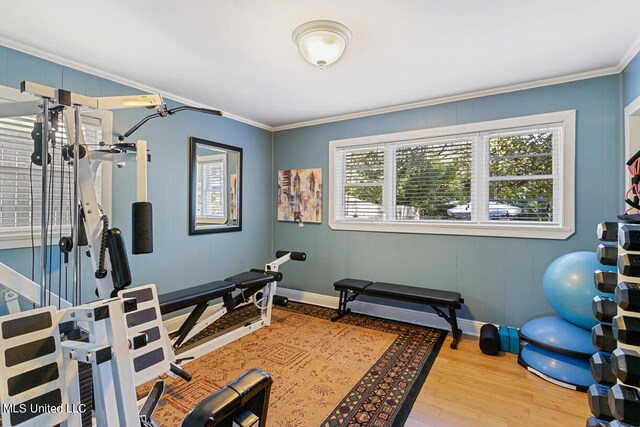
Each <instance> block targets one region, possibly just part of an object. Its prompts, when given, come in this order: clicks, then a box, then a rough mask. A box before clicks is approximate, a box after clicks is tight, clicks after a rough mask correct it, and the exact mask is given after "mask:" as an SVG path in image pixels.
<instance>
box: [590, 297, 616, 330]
mask: <svg viewBox="0 0 640 427" xmlns="http://www.w3.org/2000/svg"><path fill="white" fill-rule="evenodd" d="M591 311H593V315H594V316H595V318H596V319H598V320H599V321H601V322H606V323H611V319H613V316H615V315H616V314H618V306H617V305H616V302H615V301H614V300H612V299H611V298H609V297H603V296H600V295H596V296H595V297H593V300H592V301H591Z"/></svg>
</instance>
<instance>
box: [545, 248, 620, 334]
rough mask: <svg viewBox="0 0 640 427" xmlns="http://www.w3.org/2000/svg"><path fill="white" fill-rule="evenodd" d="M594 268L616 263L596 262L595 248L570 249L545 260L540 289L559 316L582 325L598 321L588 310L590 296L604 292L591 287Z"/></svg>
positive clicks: (586, 327) (591, 297)
mask: <svg viewBox="0 0 640 427" xmlns="http://www.w3.org/2000/svg"><path fill="white" fill-rule="evenodd" d="M595 270H603V271H616V267H615V266H607V265H603V264H600V263H599V262H598V260H597V258H596V254H595V252H571V253H568V254H565V255H562V256H561V257H558V258H557V259H556V260H554V261H553V262H552V263H551V264H549V266H548V267H547V269H546V270H545V272H544V276H543V277H542V289H543V291H544V295H545V297H546V298H547V301H549V304H551V307H553V309H554V310H555V311H556V313H558V315H559V316H560V317H562V318H563V319H565V320H568V321H569V322H571V323H573V324H575V325H578V326H581V327H583V328H585V329H591V328H592V327H593V326H595V325H596V323H598V321H597V320H596V318H595V317H594V316H593V312H592V311H591V301H592V300H593V297H595V296H596V295H608V294H604V293H602V292H599V291H598V290H597V289H596V288H595V287H594V285H593V272H594V271H595Z"/></svg>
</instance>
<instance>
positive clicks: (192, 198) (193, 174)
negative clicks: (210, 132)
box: [189, 136, 244, 235]
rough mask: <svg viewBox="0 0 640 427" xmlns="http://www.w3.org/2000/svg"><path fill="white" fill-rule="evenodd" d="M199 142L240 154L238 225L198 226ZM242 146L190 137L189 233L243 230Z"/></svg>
mask: <svg viewBox="0 0 640 427" xmlns="http://www.w3.org/2000/svg"><path fill="white" fill-rule="evenodd" d="M198 144H202V145H208V146H210V147H215V148H222V149H224V150H228V151H235V152H237V153H238V154H239V155H240V162H239V163H240V164H239V165H238V169H239V170H238V179H239V180H240V185H238V225H234V226H219V227H210V228H196V191H197V187H198V183H197V180H198V175H197V165H196V162H197V158H198V157H197V155H196V153H197V147H198ZM242 162H243V160H242V148H240V147H234V146H232V145H226V144H221V143H219V142H214V141H207V140H206V139H200V138H196V137H194V136H192V137H190V138H189V235H195V234H208V233H226V232H229V231H242V186H243V185H244V183H243V180H244V179H243V176H242V175H243V164H242Z"/></svg>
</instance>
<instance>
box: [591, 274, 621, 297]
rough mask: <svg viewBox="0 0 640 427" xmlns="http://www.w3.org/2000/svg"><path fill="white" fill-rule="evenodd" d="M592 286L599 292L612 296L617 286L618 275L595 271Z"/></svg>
mask: <svg viewBox="0 0 640 427" xmlns="http://www.w3.org/2000/svg"><path fill="white" fill-rule="evenodd" d="M593 284H594V286H595V287H596V289H597V290H599V291H600V292H605V293H608V294H612V293H613V292H614V291H615V289H616V285H617V284H618V273H616V272H615V271H602V270H596V271H595V272H594V273H593Z"/></svg>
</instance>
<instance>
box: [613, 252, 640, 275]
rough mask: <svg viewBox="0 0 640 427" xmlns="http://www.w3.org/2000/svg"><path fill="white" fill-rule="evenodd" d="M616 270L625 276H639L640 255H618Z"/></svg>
mask: <svg viewBox="0 0 640 427" xmlns="http://www.w3.org/2000/svg"><path fill="white" fill-rule="evenodd" d="M618 272H619V273H620V274H624V275H625V276H633V277H640V255H638V254H623V255H620V256H619V257H618Z"/></svg>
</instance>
